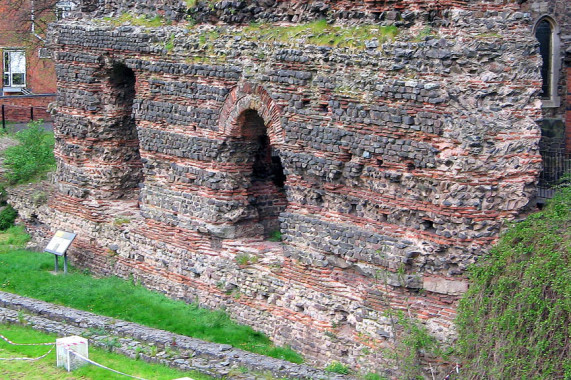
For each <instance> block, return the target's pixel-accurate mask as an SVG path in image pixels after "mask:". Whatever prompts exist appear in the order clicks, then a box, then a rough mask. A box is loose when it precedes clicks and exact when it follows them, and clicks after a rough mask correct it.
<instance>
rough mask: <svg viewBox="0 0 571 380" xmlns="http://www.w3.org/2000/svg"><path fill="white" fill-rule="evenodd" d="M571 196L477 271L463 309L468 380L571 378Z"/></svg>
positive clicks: (519, 231)
mask: <svg viewBox="0 0 571 380" xmlns="http://www.w3.org/2000/svg"><path fill="white" fill-rule="evenodd" d="M570 261H571V188H570V187H566V188H562V189H561V190H560V192H559V193H558V194H557V195H556V196H555V198H554V199H553V200H552V201H551V203H550V204H549V205H548V206H547V207H546V209H545V210H543V211H542V212H539V213H536V214H533V215H531V216H530V217H528V218H527V220H525V221H523V222H520V223H517V224H515V225H514V226H513V227H512V228H511V229H510V230H509V231H508V232H507V233H505V234H504V235H503V236H502V237H501V239H500V241H499V243H498V244H497V245H496V247H494V249H493V250H492V251H491V253H490V255H489V256H488V257H486V258H484V259H483V260H481V262H480V263H479V264H478V265H477V266H474V267H473V268H472V269H471V272H470V273H471V281H472V285H471V286H470V289H469V291H468V292H467V293H466V295H465V297H464V298H463V299H462V301H461V303H460V309H459V315H458V321H457V323H458V329H459V333H460V339H459V350H460V352H461V353H462V354H463V355H464V357H465V361H466V365H465V366H464V371H465V373H466V378H494V379H563V378H565V379H569V378H571V329H570V327H569V326H571V271H570V270H569V268H570V267H571V262H570Z"/></svg>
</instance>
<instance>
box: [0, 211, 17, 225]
mask: <svg viewBox="0 0 571 380" xmlns="http://www.w3.org/2000/svg"><path fill="white" fill-rule="evenodd" d="M17 216H18V211H16V210H14V208H12V206H10V205H8V206H6V207H4V208H3V209H2V211H0V231H4V230H7V229H8V228H10V227H12V226H13V225H14V221H15V220H16V217H17Z"/></svg>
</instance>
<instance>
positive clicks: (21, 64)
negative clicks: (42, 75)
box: [10, 51, 26, 73]
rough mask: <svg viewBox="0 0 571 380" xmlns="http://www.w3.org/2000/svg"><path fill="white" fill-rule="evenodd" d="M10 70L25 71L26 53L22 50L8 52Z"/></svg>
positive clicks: (13, 71) (14, 71) (15, 71)
mask: <svg viewBox="0 0 571 380" xmlns="http://www.w3.org/2000/svg"><path fill="white" fill-rule="evenodd" d="M10 70H11V71H12V73H25V72H26V55H25V53H24V52H23V51H12V52H10Z"/></svg>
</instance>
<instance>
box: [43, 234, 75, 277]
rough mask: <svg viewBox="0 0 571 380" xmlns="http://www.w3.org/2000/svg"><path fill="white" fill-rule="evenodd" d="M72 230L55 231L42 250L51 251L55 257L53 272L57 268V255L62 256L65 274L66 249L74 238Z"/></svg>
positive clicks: (65, 272)
mask: <svg viewBox="0 0 571 380" xmlns="http://www.w3.org/2000/svg"><path fill="white" fill-rule="evenodd" d="M75 236H76V235H75V234H74V233H73V232H64V231H57V232H56V234H55V235H54V237H53V238H52V240H50V242H49V243H48V246H47V247H46V249H44V252H49V253H53V254H54V255H55V259H56V265H55V272H56V273H57V271H58V269H59V260H58V259H59V257H60V256H63V273H64V274H67V249H68V248H69V246H70V245H71V243H72V242H73V239H75Z"/></svg>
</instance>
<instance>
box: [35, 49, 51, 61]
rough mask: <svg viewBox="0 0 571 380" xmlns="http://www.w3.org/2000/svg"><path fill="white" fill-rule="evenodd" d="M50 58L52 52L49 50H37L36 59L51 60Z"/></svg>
mask: <svg viewBox="0 0 571 380" xmlns="http://www.w3.org/2000/svg"><path fill="white" fill-rule="evenodd" d="M51 57H52V52H51V51H50V49H48V48H45V47H42V48H39V49H38V58H44V59H46V58H51Z"/></svg>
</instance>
